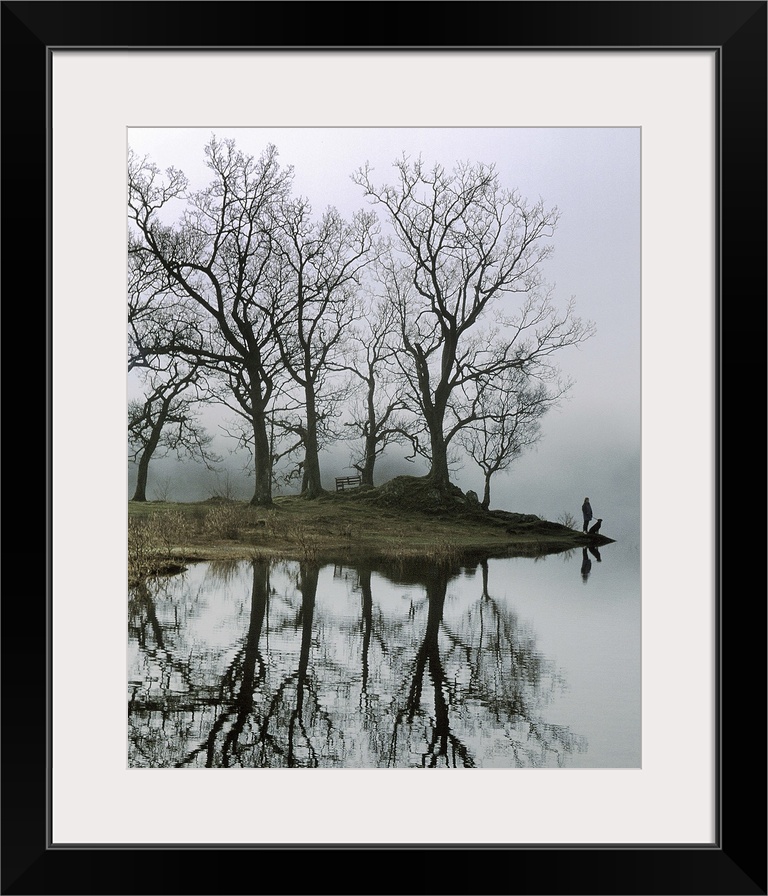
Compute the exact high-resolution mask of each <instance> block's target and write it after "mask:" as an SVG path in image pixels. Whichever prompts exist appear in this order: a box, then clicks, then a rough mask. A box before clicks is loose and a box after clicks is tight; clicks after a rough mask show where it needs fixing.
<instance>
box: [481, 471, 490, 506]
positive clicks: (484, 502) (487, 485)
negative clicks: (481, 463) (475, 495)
mask: <svg viewBox="0 0 768 896" xmlns="http://www.w3.org/2000/svg"><path fill="white" fill-rule="evenodd" d="M480 506H481V507H482V508H483V510H488V508H489V507H490V506H491V474H490V473H486V474H485V489H484V491H483V500H482V502H481V503H480Z"/></svg>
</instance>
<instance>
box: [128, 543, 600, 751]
mask: <svg viewBox="0 0 768 896" xmlns="http://www.w3.org/2000/svg"><path fill="white" fill-rule="evenodd" d="M203 572H204V573H205V574H202V573H203ZM129 640H130V645H131V660H130V663H131V668H130V670H129V672H130V680H129V704H128V717H129V764H130V765H131V766H132V767H156V768H157V767H162V768H168V767H178V768H181V767H205V768H229V767H241V768H243V767H244V768H274V767H287V768H297V767H304V768H307V767H325V768H328V767H337V768H338V767H347V768H403V767H426V768H437V767H464V768H473V767H496V768H505V767H506V768H509V767H520V768H529V767H540V766H541V767H544V766H546V767H551V766H563V765H565V764H567V757H568V755H569V754H570V753H572V752H574V751H582V750H584V749H586V743H585V741H584V739H583V738H581V737H579V736H577V735H575V734H573V733H571V731H570V730H569V729H568V728H566V727H562V726H557V725H554V724H551V723H550V722H548V721H546V720H545V712H546V708H547V706H548V704H549V703H550V702H551V700H552V699H553V698H554V697H555V696H556V695H557V694H558V693H560V692H561V691H562V690H563V688H564V686H565V683H564V681H563V680H562V677H561V676H560V675H559V674H558V673H557V670H556V669H555V668H554V667H553V666H552V664H551V663H550V662H548V661H547V659H546V658H545V657H543V656H542V655H541V653H540V652H539V651H538V650H537V646H536V640H535V637H534V636H533V634H532V633H531V632H530V631H528V630H527V629H526V628H525V627H524V626H523V625H522V624H521V622H520V620H519V619H518V618H517V617H516V615H515V613H514V612H513V611H512V610H511V609H510V608H509V607H508V606H507V605H506V603H505V601H503V600H497V599H495V598H494V597H493V596H492V593H491V589H490V588H489V582H488V565H487V563H480V564H479V565H478V566H477V567H476V568H475V569H470V568H462V567H459V566H447V565H434V566H429V565H428V564H425V563H410V564H397V565H392V564H389V565H385V564H383V563H374V562H371V563H367V564H359V565H358V566H357V567H355V568H352V567H335V568H334V567H327V566H326V567H320V566H319V565H318V564H317V563H311V562H301V563H298V562H296V563H293V562H285V561H282V562H279V563H276V562H270V561H265V560H253V561H250V562H247V563H242V562H238V563H230V564H207V565H206V566H205V567H201V569H200V570H196V569H193V571H192V572H190V573H189V574H187V575H184V576H177V577H174V578H173V579H166V580H163V581H161V582H152V583H148V584H144V585H141V586H138V587H137V588H135V589H134V590H133V591H132V592H131V594H130V601H129Z"/></svg>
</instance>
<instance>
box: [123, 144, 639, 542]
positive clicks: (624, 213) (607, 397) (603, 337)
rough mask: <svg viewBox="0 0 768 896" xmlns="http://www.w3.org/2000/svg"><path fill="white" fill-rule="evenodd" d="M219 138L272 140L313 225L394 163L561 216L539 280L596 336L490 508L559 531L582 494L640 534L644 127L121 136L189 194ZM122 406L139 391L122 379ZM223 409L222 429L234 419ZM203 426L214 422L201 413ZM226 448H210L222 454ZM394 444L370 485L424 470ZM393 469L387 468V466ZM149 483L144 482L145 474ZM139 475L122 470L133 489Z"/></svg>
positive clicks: (467, 475)
mask: <svg viewBox="0 0 768 896" xmlns="http://www.w3.org/2000/svg"><path fill="white" fill-rule="evenodd" d="M213 133H215V134H216V136H217V137H219V138H229V137H233V138H235V140H236V142H237V145H238V147H239V148H241V149H243V150H244V151H246V152H248V153H250V154H252V155H254V156H258V155H259V154H260V153H261V151H262V150H263V149H264V148H265V146H266V145H267V144H268V143H274V144H275V146H276V147H277V149H278V152H279V161H280V163H281V165H282V166H284V167H285V166H289V165H292V166H293V167H294V188H293V189H294V194H297V195H298V194H300V195H303V196H306V197H307V198H308V199H309V201H310V202H311V204H312V207H313V209H314V211H315V212H316V213H318V214H320V213H321V212H322V211H323V210H324V209H325V208H326V207H327V206H329V205H333V206H335V207H336V208H338V209H339V211H340V212H341V213H342V215H344V216H351V215H352V213H353V212H354V211H356V210H357V209H359V208H363V207H366V205H367V200H366V199H365V197H364V196H363V193H362V189H361V188H360V187H358V186H356V185H355V184H354V183H353V182H352V180H351V175H352V173H353V172H354V171H355V170H357V169H358V168H359V167H360V166H361V165H364V164H365V163H366V162H369V163H370V164H371V166H372V167H373V174H372V180H373V181H374V183H377V184H383V183H389V182H392V181H393V180H394V174H395V172H394V170H393V168H392V163H393V162H394V161H395V159H397V158H399V157H400V156H401V155H402V153H403V152H405V153H406V154H407V155H409V156H411V157H416V156H419V155H421V156H422V158H423V160H424V161H425V162H426V163H431V162H439V163H441V164H442V165H444V166H445V167H446V168H448V169H450V168H452V167H453V165H454V163H455V162H457V161H459V160H461V161H470V162H484V163H486V164H490V163H494V164H495V165H496V167H497V171H498V174H499V179H500V181H501V184H502V186H503V187H507V188H509V189H517V190H518V191H519V192H520V194H521V195H522V196H523V197H525V198H527V199H528V200H530V201H531V202H535V201H536V200H538V199H539V198H541V199H542V200H543V201H544V204H545V205H546V206H548V207H551V206H557V207H558V209H559V211H560V221H559V224H558V227H557V230H556V232H555V235H554V239H553V240H552V244H553V246H554V252H553V254H552V256H551V257H550V258H549V259H548V260H547V262H546V267H545V268H544V271H545V278H546V280H547V281H548V282H549V283H550V284H551V285H553V286H554V287H555V289H554V300H555V303H556V305H557V306H558V307H562V306H563V305H564V304H565V303H566V302H567V301H568V299H570V298H571V297H573V298H574V299H575V302H576V309H575V310H576V314H577V315H578V316H579V317H581V318H583V319H588V320H590V321H593V322H594V324H595V326H596V335H595V336H593V337H592V338H591V339H589V340H587V341H586V342H584V343H583V344H582V345H580V346H578V347H570V348H566V349H564V350H563V351H561V352H559V353H558V355H557V363H559V366H560V368H561V370H562V373H563V374H564V375H565V376H566V377H569V378H571V379H572V380H574V385H573V388H572V389H571V391H570V393H569V397H568V398H567V399H566V400H565V401H564V402H563V404H562V406H561V407H560V408H559V409H554V410H551V411H550V412H548V414H547V415H546V416H545V417H544V419H543V421H542V437H541V440H540V442H539V444H538V445H537V446H536V447H535V448H533V449H530V450H529V451H528V452H527V453H526V454H524V455H523V456H522V457H521V458H519V459H517V460H515V461H514V462H513V463H512V465H511V466H510V468H509V469H508V470H507V471H506V472H502V473H499V474H497V475H496V476H495V477H494V479H493V481H492V493H491V506H492V507H498V508H504V509H507V510H514V511H519V512H524V513H536V514H540V515H542V516H545V517H546V518H548V519H553V520H556V519H558V517H560V516H561V515H562V514H563V513H564V512H566V511H568V512H570V513H571V514H573V515H574V516H575V517H578V515H579V508H580V505H581V502H582V500H583V498H584V496H585V495H589V497H590V499H591V502H592V506H593V508H594V510H595V514H596V516H601V517H603V518H604V519H605V520H606V522H605V523H604V525H603V531H604V532H605V534H607V535H609V536H610V537H616V536H617V535H620V534H621V533H623V532H630V533H632V534H633V535H635V536H637V533H639V512H640V385H641V370H640V307H641V302H640V263H641V257H640V129H639V128H497V127H489V128H250V129H220V128H216V129H215V130H212V129H205V128H146V129H141V128H130V129H129V131H128V140H129V144H130V146H131V147H132V148H133V149H134V150H135V151H136V152H137V153H138V154H139V155H145V154H146V155H148V156H150V157H151V159H152V161H154V162H155V163H156V164H157V165H158V166H159V167H160V168H161V169H165V168H167V167H169V166H174V167H176V168H180V169H181V170H182V171H184V173H185V174H186V175H187V176H188V177H189V179H190V182H191V186H193V187H202V186H204V185H205V184H206V183H207V182H208V180H209V175H210V172H209V170H208V169H207V168H206V167H205V164H204V155H203V147H204V146H205V144H206V143H207V142H208V140H209V139H210V137H211V135H212V134H213ZM128 388H129V397H133V396H134V395H135V394H136V391H135V390H136V384H135V382H134V381H132V380H129V387H128ZM231 417H232V415H231V412H228V411H224V419H231ZM206 421H207V424H208V426H209V427H210V428H211V429H212V430H215V428H216V425H217V421H216V419H214V418H213V417H212V416H211V415H210V414H209V415H207V417H206ZM229 444H230V443H229V441H228V440H225V439H223V438H222V439H219V440H217V443H216V447H217V449H218V450H219V453H221V454H224V455H226V456H227V457H229V453H228V452H229ZM400 456H401V452H400V451H399V450H398V449H397V448H396V447H393V448H392V449H388V452H387V455H385V457H384V458H382V459H381V460H380V461H379V462H378V463H377V471H376V481H377V483H380V482H381V481H383V479H385V478H389V476H391V475H395V474H397V473H413V474H421V473H423V472H425V471H426V467H425V466H424V465H423V464H422V465H414V464H406V463H404V462H402V461H400V459H399V458H400ZM388 458H389V460H388ZM243 460H244V458H240V459H230V460H229V465H230V468H231V470H232V475H233V476H236V477H237V478H238V480H239V481H240V482H241V487H240V488H238V496H240V497H243V498H247V497H250V494H252V490H253V483H252V480H250V479H247V478H246V475H245V473H243V472H241V470H242V466H243ZM349 463H350V447H349V446H348V445H346V444H342V445H341V446H340V447H339V448H338V449H337V451H336V453H334V454H333V456H329V455H328V454H325V455H323V456H321V464H322V469H323V480H324V484H325V485H326V486H327V487H330V486H331V485H332V482H333V477H334V476H335V475H346V474H347V473H349V472H350V471H349V470H348V469H346V467H347V465H348V464H349ZM180 469H181V468H179V467H177V466H176V465H175V464H173V463H170V462H168V461H165V462H161V461H153V463H152V464H151V465H150V473H149V477H150V478H149V488H148V497H150V498H152V497H153V479H154V478H155V477H158V476H161V477H163V478H165V479H168V477H170V479H169V480H168V481H170V482H171V483H172V485H171V491H170V497H171V499H175V500H195V499H202V498H206V497H208V496H209V495H210V494H212V492H213V486H214V485H215V483H216V477H215V476H214V475H213V474H211V473H209V472H206V471H205V470H204V468H203V467H202V466H198V465H195V464H193V463H191V462H189V461H187V462H185V464H184V467H183V469H184V476H183V477H181V475H179V474H180ZM153 474H154V475H153ZM453 478H454V481H455V482H456V483H457V484H458V485H459V486H460V487H461V488H463V489H464V490H467V489H474V490H476V491H477V492H478V493H479V494H482V484H483V479H482V474H481V471H480V470H479V468H477V467H476V466H475V464H474V463H473V462H472V461H471V460H470V459H467V460H466V462H465V463H464V466H463V467H462V468H461V469H460V470H457V471H456V472H455V473H454V474H453ZM134 482H135V470H133V469H129V487H130V488H132V487H133V483H134Z"/></svg>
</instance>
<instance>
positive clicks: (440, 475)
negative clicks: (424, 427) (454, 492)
mask: <svg viewBox="0 0 768 896" xmlns="http://www.w3.org/2000/svg"><path fill="white" fill-rule="evenodd" d="M429 428H430V433H429V437H430V443H431V445H432V466H431V468H430V470H429V473H428V474H427V475H428V478H429V479H430V480H431V482H432V484H433V485H434V487H435V488H436V489H438V490H439V491H441V492H447V491H448V487H449V486H450V484H451V480H450V476H449V475H448V447H447V445H446V444H445V439H444V438H443V427H442V421H441V425H440V426H439V427H438V428H433V427H432V425H431V424H429Z"/></svg>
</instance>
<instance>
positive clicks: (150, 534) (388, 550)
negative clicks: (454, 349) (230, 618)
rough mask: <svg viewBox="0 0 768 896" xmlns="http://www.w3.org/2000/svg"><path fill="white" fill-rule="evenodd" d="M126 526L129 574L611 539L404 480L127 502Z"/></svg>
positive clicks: (477, 555) (476, 555) (532, 553)
mask: <svg viewBox="0 0 768 896" xmlns="http://www.w3.org/2000/svg"><path fill="white" fill-rule="evenodd" d="M128 526H129V528H128V541H129V575H130V577H131V578H133V579H141V578H144V577H146V576H148V575H158V574H163V573H172V572H178V571H180V569H182V568H183V566H184V564H186V563H193V562H198V561H204V560H248V559H254V558H274V559H286V560H310V561H317V562H336V563H345V562H346V563H349V562H353V561H355V560H356V559H360V558H369V559H373V558H375V559H377V560H402V561H409V560H415V559H424V560H428V561H430V562H460V561H461V560H462V559H465V560H468V559H474V560H481V559H488V558H490V557H516V556H521V557H536V556H542V555H545V554H552V553H560V552H564V551H568V550H573V549H574V548H579V547H588V546H600V545H604V544H608V543H610V542H612V541H613V539H611V538H608V537H606V536H603V535H588V534H585V533H584V532H581V531H579V530H576V529H571V528H568V527H567V526H564V525H562V524H561V523H554V522H550V521H547V520H542V519H540V518H539V517H537V516H535V515H532V514H520V513H510V512H507V511H501V510H491V511H484V510H482V509H481V508H480V507H479V506H477V504H476V503H475V502H474V501H471V500H469V499H468V498H467V496H464V495H463V494H462V493H461V492H459V491H458V489H457V490H456V491H455V493H454V494H452V495H450V496H449V497H448V498H446V496H444V495H440V496H437V495H436V493H434V492H431V491H430V490H429V489H428V487H427V485H426V484H425V483H424V482H423V481H422V480H417V479H411V478H410V477H399V478H398V479H396V480H392V481H391V482H390V483H387V484H386V485H385V486H382V487H380V488H378V489H354V490H349V491H346V492H336V493H328V494H325V495H322V496H321V497H319V498H315V499H314V500H308V499H306V498H303V497H301V496H298V495H294V496H283V497H277V498H275V499H274V506H273V507H271V508H261V507H252V506H250V505H249V504H247V503H246V502H240V501H230V500H227V499H223V498H210V499H208V500H207V501H201V502H191V503H171V502H135V501H130V502H129V503H128Z"/></svg>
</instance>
